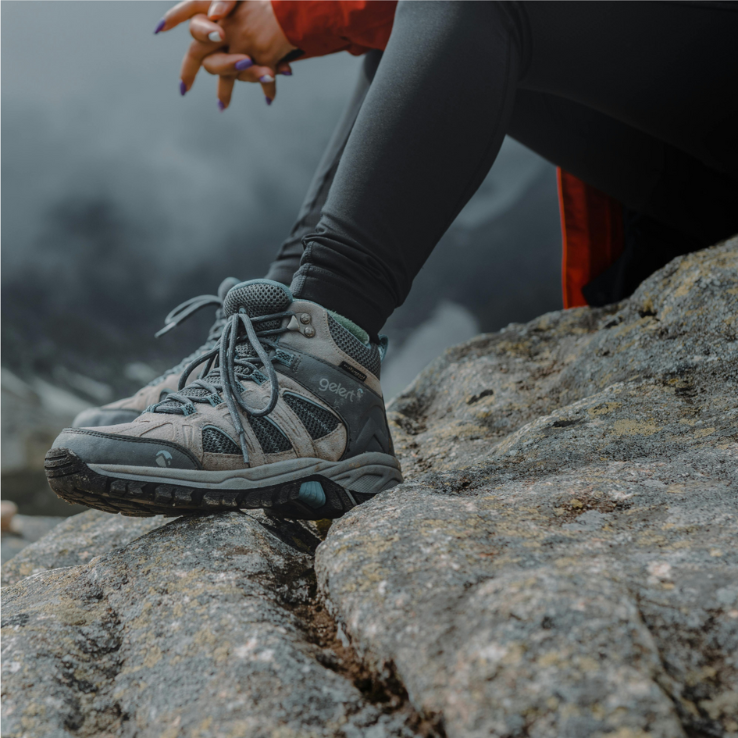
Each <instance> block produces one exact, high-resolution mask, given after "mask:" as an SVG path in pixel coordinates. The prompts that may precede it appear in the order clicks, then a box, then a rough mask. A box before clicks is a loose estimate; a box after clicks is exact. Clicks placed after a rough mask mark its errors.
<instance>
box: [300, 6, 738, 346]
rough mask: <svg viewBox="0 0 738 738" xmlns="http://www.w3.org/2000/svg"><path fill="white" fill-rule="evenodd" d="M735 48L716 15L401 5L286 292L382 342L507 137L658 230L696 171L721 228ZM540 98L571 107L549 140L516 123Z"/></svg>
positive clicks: (694, 9) (731, 160) (693, 9)
mask: <svg viewBox="0 0 738 738" xmlns="http://www.w3.org/2000/svg"><path fill="white" fill-rule="evenodd" d="M736 37H738V13H736V12H735V11H732V10H719V9H715V8H713V7H710V5H709V4H703V5H701V6H695V5H692V4H686V3H674V4H672V3H663V2H662V3H645V2H639V3H605V2H597V3H579V2H575V3H558V2H555V3H554V2H543V3H532V2H527V3H519V4H518V3H487V2H430V3H425V2H401V3H400V5H399V6H398V10H397V15H396V19H395V25H394V29H393V32H392V36H391V38H390V42H389V44H388V47H387V50H386V51H385V53H384V56H383V57H382V60H381V62H380V64H379V68H378V69H377V73H376V76H375V79H374V81H373V83H372V84H371V88H370V90H369V92H368V94H367V95H366V99H365V100H364V103H363V105H362V107H361V111H360V112H359V115H358V117H357V119H356V122H355V124H354V127H353V130H352V132H351V135H350V136H349V140H348V142H347V144H346V147H345V150H344V152H343V155H342V157H341V161H340V163H339V165H338V168H337V171H336V175H335V180H334V182H333V186H332V187H331V190H330V193H329V195H328V198H327V201H326V203H325V206H324V209H323V215H322V217H321V218H320V221H319V222H318V225H317V226H316V228H315V230H314V231H313V233H311V234H308V236H307V237H306V238H305V246H306V248H305V253H304V254H303V258H302V262H301V267H300V269H299V271H298V272H297V274H296V275H295V279H294V281H293V283H292V287H293V291H294V292H295V294H296V295H298V296H300V297H303V298H306V299H311V300H315V301H316V302H319V303H322V304H323V305H325V306H326V307H329V308H331V309H333V310H336V311H337V312H339V313H342V314H344V315H346V316H347V317H349V318H351V319H352V320H354V321H355V322H356V323H358V324H359V325H361V326H362V327H364V328H365V329H366V330H368V331H369V332H370V333H371V334H376V332H377V331H378V330H379V329H380V328H381V326H382V324H383V323H384V321H385V320H386V319H387V317H388V316H389V315H390V314H391V313H392V311H393V310H394V309H395V308H396V307H397V306H398V305H400V304H402V302H403V301H404V299H405V297H406V296H407V293H408V292H409V290H410V287H411V285H412V280H413V278H414V277H415V275H416V274H417V272H418V270H419V269H420V268H421V267H422V265H423V263H424V262H425V260H426V258H427V257H428V255H429V254H430V252H431V250H432V249H433V248H434V246H435V244H436V243H437V242H438V240H439V239H440V237H441V235H442V234H443V233H444V231H445V230H446V229H447V228H448V226H449V225H450V223H451V222H452V221H453V220H454V218H455V217H456V215H457V214H458V212H459V211H460V209H461V208H462V207H463V205H464V204H465V203H466V202H467V200H468V199H469V197H470V196H471V195H472V194H473V192H474V191H475V190H476V189H477V187H478V186H479V184H480V183H481V182H482V180H483V178H484V176H485V175H486V173H487V171H488V170H489V168H490V166H491V165H492V163H493V162H494V159H495V156H496V154H497V151H498V150H499V147H500V144H501V143H502V139H503V137H504V135H505V133H506V132H508V131H512V132H513V133H517V134H518V135H519V137H520V138H521V140H524V141H526V143H528V144H529V145H531V146H532V147H533V148H535V149H536V150H538V151H540V152H541V153H542V154H543V155H545V156H547V158H549V159H550V160H551V161H553V162H554V163H556V164H561V165H563V166H565V167H566V168H568V169H569V170H570V171H572V172H573V173H575V174H577V173H580V172H584V173H585V174H586V175H587V176H586V177H585V179H587V181H592V183H593V184H596V186H598V187H600V189H602V190H604V191H605V192H608V193H609V194H613V195H614V196H616V197H622V199H623V201H624V202H626V203H631V204H634V205H635V207H636V208H642V209H644V210H650V211H652V212H654V213H659V217H662V218H665V219H668V218H670V217H674V218H676V219H677V220H678V219H679V218H681V219H682V221H683V220H684V211H683V209H682V208H681V207H679V206H675V204H674V203H672V202H671V201H670V198H671V197H673V196H674V194H675V193H674V186H673V183H674V181H675V179H674V176H676V178H677V179H678V176H679V171H680V166H681V163H680V162H683V161H688V162H691V163H694V167H693V169H694V171H698V170H700V171H701V172H702V174H701V175H700V176H702V175H704V179H705V181H708V180H710V179H711V177H713V175H714V178H715V182H713V183H712V184H714V185H715V187H714V189H715V190H718V191H720V192H721V193H723V194H724V198H723V201H722V204H721V205H720V206H719V207H718V210H719V213H717V216H715V212H714V211H715V208H713V214H712V215H710V216H709V217H710V218H713V216H714V217H719V218H721V219H722V221H723V222H732V221H731V219H730V217H729V212H732V213H735V212H736V205H737V204H738V202H736V200H735V199H734V196H733V194H732V193H731V191H730V183H732V182H734V181H735V179H736V177H737V176H738V147H737V146H736V140H735V138H734V137H733V136H732V133H731V132H732V131H733V130H735V128H736V127H738V100H736V98H735V95H734V94H733V93H732V91H733V90H735V89H738V55H736V54H734V39H735V38H736ZM685 50H687V51H688V53H685ZM518 90H520V91H521V94H520V100H521V107H520V112H519V113H518V110H517V105H516V93H517V92H518ZM525 93H530V94H529V95H528V97H527V98H526V95H525ZM536 94H541V95H548V96H552V97H554V98H562V99H564V100H566V101H569V102H570V103H572V104H574V105H573V106H572V105H569V106H566V105H562V106H561V107H560V109H558V110H553V111H552V112H551V115H553V116H554V118H556V116H558V118H559V120H558V123H559V125H558V126H557V127H551V126H549V122H550V120H551V119H552V118H551V115H549V116H546V117H543V118H540V117H538V116H537V115H536V114H535V109H536V105H535V104H530V105H528V106H527V108H528V111H529V112H528V114H527V115H526V112H525V110H524V109H523V108H524V107H525V105H524V103H525V101H526V100H528V101H530V100H531V99H533V96H535V95H536ZM554 107H555V106H554ZM567 107H568V110H567V109H566V108H567ZM573 107H578V108H580V109H581V108H587V109H590V110H591V112H593V113H596V114H597V115H592V116H590V118H589V120H588V119H587V116H585V117H584V118H581V117H579V118H577V116H574V117H573V119H572V118H571V116H569V112H570V110H571V109H573ZM531 111H532V112H531ZM567 116H569V120H568V121H567ZM583 121H584V122H583ZM525 131H527V132H525ZM561 131H565V132H566V136H563V135H561ZM674 152H677V153H674ZM700 168H701V169H700ZM580 176H581V175H580ZM721 178H722V179H721ZM718 180H720V182H718ZM726 183H727V184H728V187H727V189H726V188H725V187H723V185H725V184H726ZM669 213H672V215H669ZM677 216H678V217H677ZM690 217H694V218H696V221H697V222H696V225H695V224H693V227H695V228H697V229H700V228H702V227H703V226H704V223H702V222H700V218H701V213H699V212H696V213H693V214H691V215H690ZM703 220H704V219H703ZM671 225H674V226H675V227H685V226H684V225H683V223H682V222H679V223H676V222H675V223H672V224H671ZM491 247H494V245H493V244H491Z"/></svg>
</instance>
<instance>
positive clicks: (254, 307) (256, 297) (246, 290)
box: [223, 279, 293, 323]
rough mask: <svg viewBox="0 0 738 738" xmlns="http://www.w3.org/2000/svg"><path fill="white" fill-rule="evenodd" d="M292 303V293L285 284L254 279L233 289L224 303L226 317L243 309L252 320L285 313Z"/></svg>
mask: <svg viewBox="0 0 738 738" xmlns="http://www.w3.org/2000/svg"><path fill="white" fill-rule="evenodd" d="M292 301H293V297H292V293H291V292H290V291H289V289H288V288H287V287H285V286H284V285H283V284H280V283H279V282H272V280H270V279H252V280H249V281H248V282H241V283H240V284H237V285H236V286H235V287H232V288H231V290H230V291H229V292H228V294H227V295H226V297H225V300H224V301H223V310H224V311H225V314H226V315H233V314H234V313H237V312H239V310H241V309H243V310H244V312H245V313H246V315H248V316H249V317H250V318H258V317H261V316H262V315H272V314H274V313H283V312H284V311H285V310H287V308H289V306H290V305H291V304H292ZM277 322H278V323H279V322H281V321H277Z"/></svg>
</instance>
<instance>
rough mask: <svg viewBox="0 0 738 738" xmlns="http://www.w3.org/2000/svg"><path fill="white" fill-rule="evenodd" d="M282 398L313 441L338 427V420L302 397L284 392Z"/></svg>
mask: <svg viewBox="0 0 738 738" xmlns="http://www.w3.org/2000/svg"><path fill="white" fill-rule="evenodd" d="M283 397H284V401H285V402H286V403H287V405H288V406H289V407H290V409H291V410H292V411H293V412H294V413H295V415H297V417H298V418H299V419H300V422H301V423H302V424H303V425H304V426H305V430H307V432H308V433H309V434H310V437H311V438H312V439H313V440H317V439H318V438H323V436H327V435H328V434H329V433H332V432H333V431H334V430H336V428H337V427H338V423H339V420H338V418H337V417H336V416H335V415H334V414H333V413H331V412H328V410H326V409H325V408H322V407H319V406H318V405H314V404H313V403H312V402H308V401H307V400H303V399H302V397H298V396H297V395H293V394H290V393H289V392H285V393H284V395H283Z"/></svg>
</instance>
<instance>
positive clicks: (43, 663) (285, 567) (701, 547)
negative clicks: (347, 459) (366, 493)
mask: <svg viewBox="0 0 738 738" xmlns="http://www.w3.org/2000/svg"><path fill="white" fill-rule="evenodd" d="M390 422H391V424H392V427H393V435H394V438H395V441H396V445H397V449H398V454H399V456H400V458H401V461H402V464H403V469H404V472H405V476H406V482H405V483H404V484H402V485H400V486H399V487H397V488H395V489H394V490H391V491H389V492H387V493H383V494H381V495H379V496H378V497H377V498H376V499H374V500H372V501H371V502H369V503H366V504H365V505H362V506H360V507H359V508H357V509H355V510H354V511H352V512H351V513H349V514H348V515H346V516H345V517H344V518H342V519H341V520H339V521H336V522H335V523H334V524H333V525H332V526H331V528H330V530H329V531H328V533H327V535H326V536H324V533H325V531H324V530H323V531H322V532H321V531H319V530H318V529H317V528H315V527H314V526H308V525H304V524H299V523H294V522H289V521H282V522H279V521H275V520H272V519H270V518H267V517H266V516H264V515H262V514H260V513H254V514H249V515H244V514H229V515H220V516H214V517H211V518H202V519H194V520H193V519H179V520H176V521H174V522H170V523H167V524H164V521H163V520H162V519H151V520H140V519H136V520H133V521H122V520H121V518H116V517H113V516H106V515H105V514H103V513H85V514H84V515H81V516H77V517H75V518H72V519H70V520H69V521H67V522H66V523H65V524H63V527H61V526H60V528H59V529H57V531H55V532H54V533H52V534H51V535H50V536H47V537H46V538H45V539H43V540H42V541H39V542H38V543H36V544H33V545H31V546H29V547H28V548H27V549H25V550H24V551H22V552H21V553H20V554H19V555H18V556H17V557H16V558H15V559H13V560H11V561H10V562H9V564H8V565H6V567H5V568H4V570H3V576H4V582H5V583H6V584H9V585H11V586H7V587H6V588H4V590H3V599H4V602H3V605H4V608H3V650H4V654H3V690H4V703H3V709H4V725H3V727H4V735H7V736H26V735H27V736H36V735H39V736H41V735H49V736H92V735H110V736H120V737H121V738H123V737H124V736H157V737H159V736H188V737H189V736H193V737H194V736H227V735H234V736H235V735H238V736H242V735H248V736H280V737H281V736H347V737H350V738H353V737H354V736H356V737H357V738H358V737H359V736H361V737H362V738H363V737H366V738H381V737H382V736H401V735H405V736H410V735H423V736H431V735H436V736H440V735H446V736H462V737H464V738H467V737H469V736H473V737H476V736H498V737H499V738H503V737H508V736H510V737H511V736H529V737H530V738H549V737H550V738H559V737H561V736H566V737H567V738H569V737H572V738H578V737H580V736H581V737H582V738H584V737H585V736H586V737H589V736H617V737H618V738H626V737H628V738H636V737H638V738H644V737H645V736H652V737H653V738H657V737H658V738H671V737H674V738H676V737H677V736H682V737H683V736H689V737H690V738H702V737H707V736H710V737H712V736H720V737H723V738H728V737H733V738H735V736H738V549H736V545H735V541H736V540H737V538H738V239H733V240H731V241H728V242H726V243H724V244H721V245H719V246H717V247H714V248H712V249H709V250H706V251H703V252H700V253H696V254H692V255H688V256H685V257H681V258H679V259H677V260H675V261H674V262H672V263H671V264H669V265H668V266H666V267H665V268H664V269H662V270H661V271H660V272H658V273H656V274H655V275H653V276H652V277H651V278H650V279H648V280H647V281H646V282H645V283H644V284H643V285H641V287H640V288H639V289H638V291H637V292H636V293H635V294H634V295H633V297H632V298H630V299H629V300H626V301H624V302H623V303H621V304H619V305H615V306H610V307H608V308H602V309H576V310H569V311H562V312H558V313H552V314H549V315H545V316H542V317H541V318H539V319H537V320H534V321H532V322H531V323H528V324H527V325H511V326H509V327H508V328H506V329H505V330H503V331H500V332H499V333H495V334H489V335H483V336H479V337H477V338H475V339H473V340H472V341H469V342H467V343H465V344H462V345H461V346H458V347H455V348H453V349H450V350H449V351H447V352H446V354H445V355H444V356H442V357H440V358H439V359H438V360H437V361H436V362H434V363H433V364H432V365H431V366H429V367H428V368H427V369H426V370H425V371H424V372H423V373H422V374H421V375H420V376H419V377H418V378H417V379H416V381H415V382H414V383H413V384H412V385H411V386H410V387H409V388H408V389H407V390H406V392H405V393H403V394H402V395H401V396H400V397H399V398H398V399H397V400H396V401H395V402H394V403H393V404H392V406H391V407H390ZM323 537H325V540H324V541H322V542H321V538H323ZM316 575H317V579H316ZM324 608H325V609H324Z"/></svg>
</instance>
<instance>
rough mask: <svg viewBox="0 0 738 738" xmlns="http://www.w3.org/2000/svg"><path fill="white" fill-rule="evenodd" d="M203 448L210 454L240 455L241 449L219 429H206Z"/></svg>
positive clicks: (204, 430)
mask: <svg viewBox="0 0 738 738" xmlns="http://www.w3.org/2000/svg"><path fill="white" fill-rule="evenodd" d="M202 448H203V451H205V452H206V453H209V454H239V455H240V453H241V449H240V448H239V447H238V446H237V445H236V444H235V443H234V442H233V439H231V438H229V437H228V436H227V435H226V434H225V433H223V431H222V430H219V429H218V428H204V429H203V431H202Z"/></svg>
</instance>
